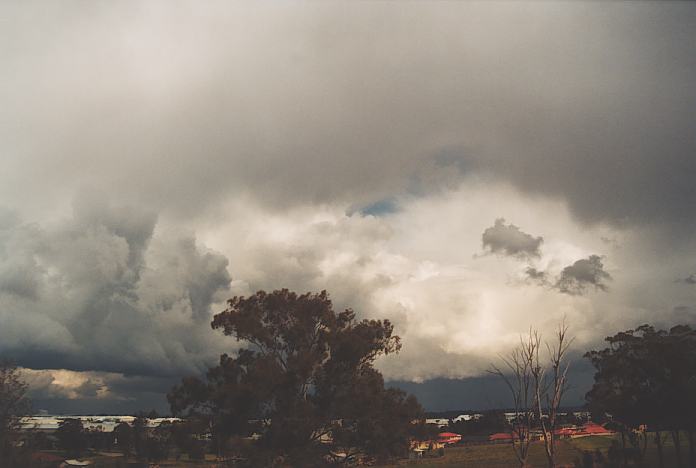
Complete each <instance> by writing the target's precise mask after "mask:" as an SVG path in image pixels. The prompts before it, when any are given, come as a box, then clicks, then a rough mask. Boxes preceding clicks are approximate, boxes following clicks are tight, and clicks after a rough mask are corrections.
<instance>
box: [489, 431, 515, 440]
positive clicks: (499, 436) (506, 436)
mask: <svg viewBox="0 0 696 468" xmlns="http://www.w3.org/2000/svg"><path fill="white" fill-rule="evenodd" d="M510 439H512V434H510V433H509V432H496V433H495V434H491V435H489V436H488V440H510Z"/></svg>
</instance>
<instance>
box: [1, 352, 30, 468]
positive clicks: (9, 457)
mask: <svg viewBox="0 0 696 468" xmlns="http://www.w3.org/2000/svg"><path fill="white" fill-rule="evenodd" d="M26 393H27V385H26V383H25V382H24V381H23V380H22V378H21V376H20V374H19V370H18V369H17V367H16V366H15V365H14V364H12V363H11V362H9V361H5V360H0V466H11V465H12V464H20V462H21V460H22V459H23V457H24V455H26V454H23V453H21V450H20V449H19V448H18V443H17V441H18V436H19V418H20V417H21V416H23V415H25V414H27V413H28V412H29V410H30V406H31V405H30V402H29V399H28V398H27V396H26Z"/></svg>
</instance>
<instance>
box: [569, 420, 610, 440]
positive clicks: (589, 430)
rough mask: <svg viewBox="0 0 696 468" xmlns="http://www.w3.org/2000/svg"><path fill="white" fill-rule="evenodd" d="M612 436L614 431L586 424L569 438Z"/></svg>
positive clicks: (593, 424)
mask: <svg viewBox="0 0 696 468" xmlns="http://www.w3.org/2000/svg"><path fill="white" fill-rule="evenodd" d="M614 434H615V433H614V431H610V430H609V429H607V428H605V427H604V426H600V425H599V424H595V423H587V424H585V425H584V426H580V427H579V428H578V430H577V431H576V432H575V433H574V434H573V435H572V436H571V437H574V438H575V437H587V436H611V435H614Z"/></svg>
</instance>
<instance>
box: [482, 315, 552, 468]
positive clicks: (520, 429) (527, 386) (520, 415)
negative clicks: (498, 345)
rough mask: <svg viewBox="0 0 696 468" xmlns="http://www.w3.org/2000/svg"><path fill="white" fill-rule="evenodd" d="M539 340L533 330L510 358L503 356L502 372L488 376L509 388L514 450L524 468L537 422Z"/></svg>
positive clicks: (493, 369) (494, 371)
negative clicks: (512, 416)
mask: <svg viewBox="0 0 696 468" xmlns="http://www.w3.org/2000/svg"><path fill="white" fill-rule="evenodd" d="M540 345H541V340H540V336H539V334H538V333H537V332H536V331H532V329H531V328H530V330H529V335H528V336H527V337H522V336H520V344H519V346H518V347H517V348H515V349H513V350H512V351H511V352H510V354H509V355H508V356H500V359H501V360H502V362H503V369H501V368H500V367H498V366H496V365H491V369H490V370H489V372H490V373H491V374H493V375H497V376H499V377H500V378H501V379H502V380H503V381H504V382H505V384H506V385H507V387H508V389H509V390H510V395H511V396H512V401H513V404H514V415H515V417H514V419H513V421H512V424H511V425H510V435H511V436H512V438H511V442H512V448H513V450H514V452H515V456H516V457H517V460H518V461H519V463H520V466H521V467H525V466H527V458H528V456H529V444H530V442H531V438H530V431H531V428H532V424H533V422H534V415H535V411H536V408H535V403H536V389H535V380H534V373H533V372H534V365H535V363H538V360H539V358H538V356H539V347H540Z"/></svg>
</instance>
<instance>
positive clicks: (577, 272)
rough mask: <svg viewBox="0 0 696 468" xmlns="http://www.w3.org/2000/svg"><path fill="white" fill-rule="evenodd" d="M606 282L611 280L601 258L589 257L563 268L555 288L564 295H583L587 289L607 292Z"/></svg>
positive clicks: (596, 256) (597, 256)
mask: <svg viewBox="0 0 696 468" xmlns="http://www.w3.org/2000/svg"><path fill="white" fill-rule="evenodd" d="M608 280H611V275H610V274H609V273H607V272H606V271H605V270H604V265H603V264H602V258H601V257H600V256H599V255H590V256H589V257H587V258H583V259H580V260H578V261H576V262H575V263H573V264H572V265H568V266H567V267H565V268H564V269H563V270H562V271H561V274H560V276H559V278H558V281H557V282H556V284H555V287H556V288H558V290H559V291H561V292H562V293H566V294H583V293H585V292H586V291H587V290H588V289H599V290H601V291H607V290H608V286H607V284H606V282H607V281H608Z"/></svg>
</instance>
